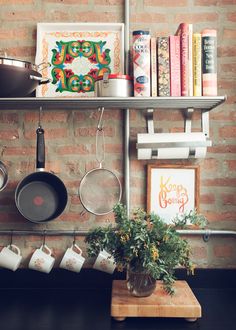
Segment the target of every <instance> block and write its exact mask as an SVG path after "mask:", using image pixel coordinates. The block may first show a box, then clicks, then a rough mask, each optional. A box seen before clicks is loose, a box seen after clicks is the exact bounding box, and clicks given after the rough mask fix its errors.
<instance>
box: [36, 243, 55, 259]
mask: <svg viewBox="0 0 236 330" xmlns="http://www.w3.org/2000/svg"><path fill="white" fill-rule="evenodd" d="M39 249H40V250H41V251H43V249H45V250H46V252H47V254H48V255H49V256H50V255H51V254H52V250H51V249H49V247H48V246H47V245H46V244H43V245H41V246H40V248H39Z"/></svg>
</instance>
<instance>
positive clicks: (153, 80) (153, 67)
mask: <svg viewBox="0 0 236 330" xmlns="http://www.w3.org/2000/svg"><path fill="white" fill-rule="evenodd" d="M151 96H157V42H156V38H155V37H152V38H151Z"/></svg>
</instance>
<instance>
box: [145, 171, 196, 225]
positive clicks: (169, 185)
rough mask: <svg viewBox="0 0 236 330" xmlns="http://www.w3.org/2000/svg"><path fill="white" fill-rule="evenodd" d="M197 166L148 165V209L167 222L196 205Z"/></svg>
mask: <svg viewBox="0 0 236 330" xmlns="http://www.w3.org/2000/svg"><path fill="white" fill-rule="evenodd" d="M197 173H198V167H191V166H186V167H179V166H175V165H173V166H169V167H167V166H166V167H165V166H164V167H157V166H153V165H149V166H148V201H147V204H148V211H149V212H154V213H156V214H158V215H159V216H160V217H162V218H163V219H164V220H166V222H167V223H170V222H171V219H172V218H173V217H174V216H176V214H183V213H185V212H188V211H190V210H194V209H195V208H197V207H198V193H199V188H198V180H197V178H198V174H197Z"/></svg>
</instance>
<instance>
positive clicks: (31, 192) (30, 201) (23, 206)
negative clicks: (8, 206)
mask: <svg viewBox="0 0 236 330" xmlns="http://www.w3.org/2000/svg"><path fill="white" fill-rule="evenodd" d="M36 134H37V157H36V172H34V173H32V174H30V175H28V176H26V177H25V178H24V179H23V180H22V181H21V182H20V183H19V184H18V186H17V188H16V191H15V203H16V206H17V208H18V210H19V212H20V213H21V214H22V215H23V216H24V217H25V218H26V219H28V220H29V221H31V222H36V223H41V222H46V221H50V220H53V219H55V218H57V217H58V216H59V215H60V214H61V213H62V212H63V211H64V209H65V207H66V204H67V198H68V196H67V190H66V187H65V185H64V183H63V182H62V181H61V180H60V179H59V178H58V177H57V176H56V175H54V174H52V173H49V172H46V171H45V168H44V167H45V142H44V130H43V129H42V128H41V127H39V128H38V129H37V130H36Z"/></svg>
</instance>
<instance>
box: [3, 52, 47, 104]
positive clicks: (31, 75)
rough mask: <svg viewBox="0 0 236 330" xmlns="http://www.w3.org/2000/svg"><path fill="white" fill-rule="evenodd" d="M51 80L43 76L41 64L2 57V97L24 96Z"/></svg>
mask: <svg viewBox="0 0 236 330" xmlns="http://www.w3.org/2000/svg"><path fill="white" fill-rule="evenodd" d="M49 81H50V80H49V79H45V78H42V75H41V73H40V72H39V66H37V65H35V64H32V63H30V62H26V61H21V60H17V59H12V58H7V57H0V97H24V96H27V95H29V94H31V93H32V92H33V91H34V90H35V89H36V88H37V86H38V85H41V84H47V83H48V82H49Z"/></svg>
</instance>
